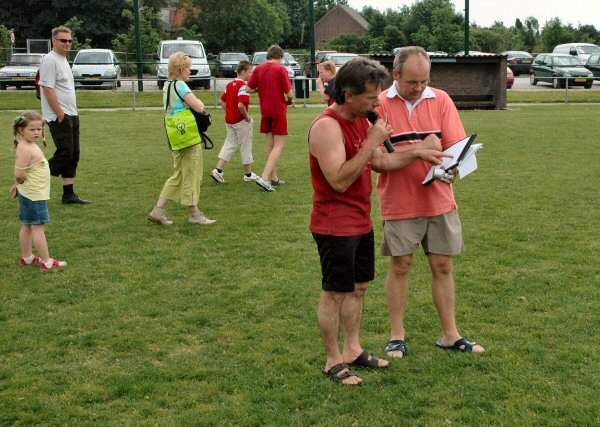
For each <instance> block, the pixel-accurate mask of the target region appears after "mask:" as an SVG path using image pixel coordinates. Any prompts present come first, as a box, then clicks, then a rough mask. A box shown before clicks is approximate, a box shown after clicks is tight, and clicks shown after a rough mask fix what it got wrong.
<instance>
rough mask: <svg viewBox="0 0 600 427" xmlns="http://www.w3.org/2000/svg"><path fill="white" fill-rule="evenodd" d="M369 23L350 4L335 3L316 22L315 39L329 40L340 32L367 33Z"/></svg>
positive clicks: (317, 40)
mask: <svg viewBox="0 0 600 427" xmlns="http://www.w3.org/2000/svg"><path fill="white" fill-rule="evenodd" d="M367 31H369V23H368V22H367V21H366V20H365V18H363V17H362V16H361V15H360V13H358V12H357V11H356V10H354V9H352V8H351V7H348V6H342V5H339V4H337V5H335V6H334V7H333V8H332V9H331V10H330V11H329V12H327V13H326V14H325V15H324V16H323V17H322V18H321V19H319V20H318V21H317V22H316V23H315V41H316V42H317V43H324V42H328V41H330V40H331V39H333V38H335V37H337V36H339V35H340V34H357V35H359V36H362V35H365V34H367Z"/></svg>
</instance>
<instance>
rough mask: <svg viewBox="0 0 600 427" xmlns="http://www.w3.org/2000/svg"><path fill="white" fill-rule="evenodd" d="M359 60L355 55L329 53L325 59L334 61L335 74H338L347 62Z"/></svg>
mask: <svg viewBox="0 0 600 427" xmlns="http://www.w3.org/2000/svg"><path fill="white" fill-rule="evenodd" d="M354 58H358V55H357V54H355V53H337V52H336V53H328V54H327V55H325V56H324V57H323V61H333V63H334V64H335V72H336V73H337V72H338V71H340V68H342V65H344V64H345V63H346V62H348V61H351V60H353V59H354Z"/></svg>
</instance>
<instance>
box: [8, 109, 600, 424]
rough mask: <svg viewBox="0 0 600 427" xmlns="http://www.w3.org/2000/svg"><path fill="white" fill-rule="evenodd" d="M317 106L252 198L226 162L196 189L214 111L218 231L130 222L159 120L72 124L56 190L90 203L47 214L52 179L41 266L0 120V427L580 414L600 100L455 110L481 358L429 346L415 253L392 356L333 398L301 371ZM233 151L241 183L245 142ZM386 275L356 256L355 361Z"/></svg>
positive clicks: (382, 310) (594, 280) (128, 116)
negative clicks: (365, 280) (360, 299)
mask: <svg viewBox="0 0 600 427" xmlns="http://www.w3.org/2000/svg"><path fill="white" fill-rule="evenodd" d="M317 113H318V110H316V109H314V108H313V109H302V108H296V109H292V110H290V114H289V118H290V137H289V138H288V143H287V148H286V151H285V152H284V155H283V158H282V160H281V163H280V164H281V166H280V176H281V177H283V178H284V179H285V180H286V184H285V185H284V186H283V187H282V188H281V189H280V190H278V191H277V193H273V194H270V193H266V192H264V191H261V190H260V189H259V188H258V186H256V185H255V184H253V183H245V182H243V181H242V168H241V165H239V155H236V157H234V159H233V161H232V163H231V164H229V165H228V166H227V168H226V170H225V178H226V180H227V181H228V183H227V184H226V185H218V184H216V183H215V182H213V181H212V179H210V177H209V176H208V173H209V171H210V169H212V168H213V167H214V165H215V164H216V156H217V154H218V149H219V148H220V145H221V143H222V140H223V137H224V134H225V126H224V124H223V113H222V112H221V111H220V110H219V111H215V112H213V118H214V124H213V126H212V127H211V129H210V130H209V133H210V135H211V136H212V137H213V139H214V140H215V142H216V147H215V149H214V150H210V151H204V176H205V179H204V182H203V185H202V193H201V200H200V207H201V209H202V210H204V212H205V213H206V214H207V216H209V217H210V218H214V219H216V220H217V221H218V222H217V224H215V225H214V226H205V227H203V226H191V225H189V224H187V210H186V209H185V208H183V207H180V206H176V205H170V207H169V214H170V216H171V217H172V219H173V220H174V221H175V224H174V225H173V226H171V227H159V226H156V225H155V224H152V223H150V222H149V221H147V220H146V215H147V214H148V212H149V211H150V209H151V208H152V206H153V204H154V203H155V202H156V198H157V197H158V194H159V192H160V189H161V187H162V184H163V182H164V180H165V179H166V177H167V176H168V174H169V173H170V168H171V160H170V154H169V152H168V150H167V147H166V142H165V138H164V131H163V129H162V125H161V122H162V118H161V112H160V111H138V112H123V111H118V112H101V111H99V112H91V111H85V112H82V114H81V123H82V141H83V155H82V161H81V164H80V169H79V171H80V175H79V177H78V180H77V183H76V189H77V191H78V192H79V193H80V194H81V196H83V197H86V198H90V199H91V200H92V202H93V204H92V205H90V206H83V207H82V206H63V205H61V204H60V194H61V188H60V187H61V185H60V181H59V180H57V179H53V181H52V200H51V201H50V203H49V206H50V214H51V217H52V223H51V224H50V225H49V226H48V228H47V233H46V234H47V238H48V242H49V245H50V253H51V255H53V256H56V257H58V258H59V259H65V260H67V261H68V262H69V266H68V267H67V268H66V269H65V270H64V271H56V272H51V273H48V274H41V273H40V271H39V270H38V269H36V268H23V267H20V266H19V265H18V259H19V257H20V251H19V246H18V240H17V235H18V231H19V228H20V224H19V222H18V219H17V216H18V206H17V203H16V202H14V201H12V200H11V199H10V195H9V192H8V190H9V188H10V186H11V184H12V169H13V164H14V153H13V150H12V137H11V133H10V125H11V123H12V119H13V118H14V116H15V114H14V113H11V112H0V124H1V126H0V136H1V139H2V141H4V143H3V148H2V149H1V150H0V165H1V166H2V170H3V171H4V173H2V175H1V176H0V189H3V190H2V192H1V194H2V197H1V200H2V202H1V203H0V214H1V216H2V218H3V226H2V227H1V228H0V233H1V237H0V245H1V246H0V250H1V253H2V257H0V269H1V270H2V275H1V278H0V281H1V285H0V301H1V302H2V303H1V304H0V425H31V424H38V425H109V426H121V425H203V426H221V425H231V426H238V425H239V426H263V425H266V426H307V425H319V426H348V425H366V426H395V425H427V426H430V425H431V426H437V425H477V426H479V425H517V426H520V425H524V426H528V425H543V426H564V425H598V424H600V409H599V405H598V396H599V395H600V386H599V384H600V368H599V366H600V356H599V353H598V351H597V350H598V342H599V340H600V333H599V332H598V324H599V314H598V313H599V312H600V286H599V284H600V283H599V280H598V277H599V276H600V264H599V262H598V253H599V250H600V239H599V237H598V236H600V215H598V207H599V205H600V203H599V202H600V197H599V191H598V166H597V159H596V157H597V153H596V152H595V150H596V148H597V147H598V146H599V142H598V134H599V133H600V106H576V105H566V106H564V105H560V106H543V107H541V106H540V107H536V106H532V107H518V108H513V109H509V110H508V111H471V112H462V113H461V116H462V118H463V121H464V125H465V128H466V130H467V132H477V133H478V134H479V137H478V142H482V143H483V144H484V149H483V150H482V151H481V152H480V153H479V154H478V159H479V170H478V171H477V172H476V173H474V174H472V175H470V176H469V177H468V178H466V179H465V180H464V181H459V182H458V183H457V184H456V186H455V191H456V197H457V200H458V203H459V209H460V212H461V218H462V222H463V228H464V232H465V241H466V247H467V250H466V253H465V254H463V255H461V256H460V257H457V258H456V260H455V270H456V281H457V292H458V300H457V319H458V324H459V328H460V330H461V332H462V333H463V334H464V335H466V336H467V337H468V338H470V339H472V340H476V341H477V342H479V343H481V344H482V345H484V346H485V347H486V348H487V350H488V351H487V353H486V354H485V355H474V354H448V353H445V352H442V351H440V350H438V349H436V348H435V347H434V345H433V343H434V342H435V341H436V340H437V339H438V338H439V336H440V332H439V322H438V319H437V314H436V312H435V309H434V306H433V303H432V301H431V292H430V285H429V274H428V267H427V265H426V260H425V257H424V256H423V255H422V254H418V256H417V257H416V258H415V267H414V272H413V274H412V278H411V297H410V304H409V312H408V315H407V331H408V335H407V344H408V346H409V349H410V357H409V358H408V359H405V360H402V361H393V362H392V366H391V367H390V369H388V370H387V371H386V372H372V371H365V370H361V371H360V373H361V377H362V378H363V380H364V381H365V385H364V386H362V387H359V388H352V389H349V388H344V387H341V386H339V385H336V384H333V383H332V382H331V381H329V380H327V379H326V378H324V377H323V376H322V375H321V372H320V369H321V367H322V366H323V364H324V360H325V355H324V349H323V346H322V344H321V340H320V335H319V331H318V328H317V319H316V307H317V302H318V299H319V295H320V267H319V261H318V256H317V252H316V247H315V244H314V242H313V241H312V237H311V235H310V233H309V231H308V217H309V213H310V209H311V185H310V179H309V170H308V155H307V147H306V132H307V129H308V127H309V125H310V123H311V120H312V119H313V118H314V116H315V115H316V114H317ZM255 118H258V113H257V112H255ZM50 145H51V146H52V143H51V142H50ZM254 153H255V157H256V159H257V161H256V166H255V170H256V171H257V172H260V170H262V167H263V165H264V140H263V138H262V137H261V136H260V135H259V134H258V133H256V134H255V150H254ZM46 154H47V157H50V156H51V154H52V149H50V150H48V152H47V153H46ZM594 165H596V166H594ZM373 216H374V218H376V219H378V218H379V210H378V204H377V200H376V197H374V210H373ZM375 224H376V226H375V230H376V238H377V244H379V243H380V242H381V222H380V221H379V220H376V221H375ZM387 263H388V260H387V259H385V258H383V257H381V256H379V255H378V256H377V277H376V279H375V280H374V282H373V283H372V285H371V288H370V291H369V294H368V295H367V299H366V306H365V317H364V324H363V345H364V346H365V348H367V349H369V350H371V352H373V353H374V354H376V355H381V354H382V348H383V346H384V344H385V343H386V341H387V339H388V337H389V325H388V316H387V309H386V304H385V295H384V289H383V282H384V277H385V272H386V268H387Z"/></svg>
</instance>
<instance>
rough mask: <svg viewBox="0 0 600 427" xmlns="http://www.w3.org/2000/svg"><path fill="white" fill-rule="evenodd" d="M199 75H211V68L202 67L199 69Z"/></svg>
mask: <svg viewBox="0 0 600 427" xmlns="http://www.w3.org/2000/svg"><path fill="white" fill-rule="evenodd" d="M198 75H200V76H209V75H210V70H209V69H208V68H201V69H200V70H198Z"/></svg>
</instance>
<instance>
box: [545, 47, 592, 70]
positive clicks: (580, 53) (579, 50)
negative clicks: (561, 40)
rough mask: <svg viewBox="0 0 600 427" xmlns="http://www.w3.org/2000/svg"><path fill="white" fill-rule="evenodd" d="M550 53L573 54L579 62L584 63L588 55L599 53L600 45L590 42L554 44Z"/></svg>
mask: <svg viewBox="0 0 600 427" xmlns="http://www.w3.org/2000/svg"><path fill="white" fill-rule="evenodd" d="M552 53H564V54H566V55H573V56H575V57H577V58H578V59H579V62H581V63H582V64H584V65H585V63H586V62H587V60H588V58H589V57H590V55H594V54H598V53H600V47H599V46H597V45H595V44H591V43H565V44H559V45H558V46H556V47H555V48H554V50H553V51H552Z"/></svg>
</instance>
